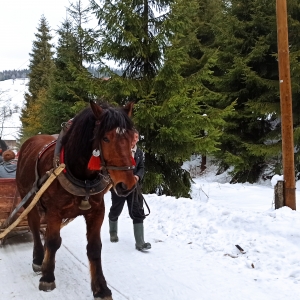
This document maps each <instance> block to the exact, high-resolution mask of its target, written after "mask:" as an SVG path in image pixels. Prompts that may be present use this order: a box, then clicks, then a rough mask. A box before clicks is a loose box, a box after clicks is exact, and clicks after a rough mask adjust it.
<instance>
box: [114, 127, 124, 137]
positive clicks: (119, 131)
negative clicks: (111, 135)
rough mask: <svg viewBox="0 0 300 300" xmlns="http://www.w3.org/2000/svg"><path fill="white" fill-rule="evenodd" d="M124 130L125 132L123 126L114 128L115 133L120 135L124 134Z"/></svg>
mask: <svg viewBox="0 0 300 300" xmlns="http://www.w3.org/2000/svg"><path fill="white" fill-rule="evenodd" d="M125 132H126V129H125V128H120V127H117V129H116V133H117V134H120V135H122V134H124V133H125Z"/></svg>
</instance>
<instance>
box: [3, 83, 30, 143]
mask: <svg viewBox="0 0 300 300" xmlns="http://www.w3.org/2000/svg"><path fill="white" fill-rule="evenodd" d="M27 84H28V79H27V78H26V79H14V80H13V79H9V80H4V81H0V136H1V137H2V139H3V140H15V139H17V138H18V137H19V130H20V127H21V124H22V123H21V121H20V113H21V109H22V107H23V103H24V94H25V92H27V91H28V85H27ZM2 107H7V108H11V109H12V110H13V111H14V112H13V114H12V116H11V117H8V118H5V120H4V122H3V118H2V114H1V109H2ZM2 127H3V129H2Z"/></svg>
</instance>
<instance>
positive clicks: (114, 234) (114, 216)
mask: <svg viewBox="0 0 300 300" xmlns="http://www.w3.org/2000/svg"><path fill="white" fill-rule="evenodd" d="M125 200H126V198H125V197H119V196H118V195H117V194H116V193H115V192H114V191H111V201H112V205H111V207H110V211H109V214H108V219H109V234H110V241H111V242H112V243H116V242H118V241H119V237H118V218H119V216H120V214H121V212H122V210H123V207H124V203H125Z"/></svg>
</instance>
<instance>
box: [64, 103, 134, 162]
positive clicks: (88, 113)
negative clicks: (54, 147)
mask: <svg viewBox="0 0 300 300" xmlns="http://www.w3.org/2000/svg"><path fill="white" fill-rule="evenodd" d="M100 106H101V107H102V108H103V113H102V115H101V117H100V120H96V117H95V115H94V114H93V111H92V109H91V108H90V107H88V108H86V109H84V110H83V111H82V112H80V113H79V114H78V115H76V116H75V118H74V119H73V121H72V125H71V126H70V128H69V129H68V131H67V133H66V134H65V136H64V137H63V139H62V146H63V147H64V149H65V152H68V160H69V161H78V159H80V158H82V159H84V160H85V161H88V160H89V158H90V156H91V153H92V151H93V143H94V141H95V140H96V142H98V143H99V142H100V140H101V139H102V138H103V137H104V135H105V133H106V132H108V131H110V130H112V129H114V128H117V127H120V128H124V129H126V130H132V129H133V122H132V120H131V119H130V118H129V117H128V115H127V114H126V112H125V111H124V110H123V109H122V108H121V107H113V106H110V105H108V104H104V103H103V104H101V105H100ZM96 121H99V122H100V125H99V126H97V127H98V130H97V131H96V132H95V130H94V129H95V126H96Z"/></svg>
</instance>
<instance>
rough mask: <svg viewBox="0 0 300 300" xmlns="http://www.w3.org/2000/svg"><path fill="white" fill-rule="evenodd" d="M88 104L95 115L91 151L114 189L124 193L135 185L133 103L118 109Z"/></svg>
mask: <svg viewBox="0 0 300 300" xmlns="http://www.w3.org/2000/svg"><path fill="white" fill-rule="evenodd" d="M90 105H91V109H92V111H93V114H94V116H95V118H96V122H95V129H94V139H93V140H94V141H93V153H94V155H95V154H96V155H97V156H99V159H100V162H99V164H100V168H101V170H102V171H107V172H108V173H109V175H110V177H111V180H112V183H113V188H114V190H115V192H116V193H117V194H118V195H119V196H126V195H128V194H129V193H130V192H131V191H132V190H133V189H134V188H135V186H136V179H135V177H134V175H133V169H134V166H135V162H134V159H133V157H132V153H131V143H132V140H133V136H134V131H133V122H132V121H131V119H130V117H131V115H132V109H133V103H132V102H130V103H128V104H127V105H126V106H125V107H122V108H118V109H116V108H112V107H109V106H107V107H105V106H102V107H101V106H99V105H97V104H95V103H94V102H93V101H91V102H90Z"/></svg>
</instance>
